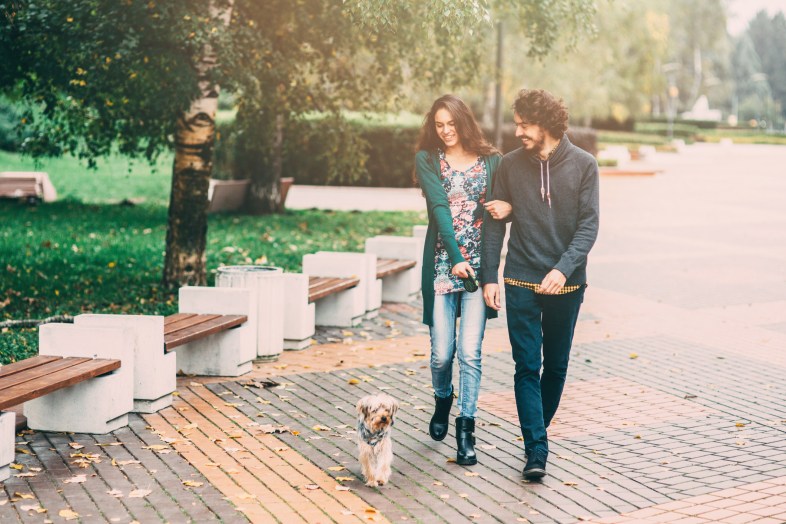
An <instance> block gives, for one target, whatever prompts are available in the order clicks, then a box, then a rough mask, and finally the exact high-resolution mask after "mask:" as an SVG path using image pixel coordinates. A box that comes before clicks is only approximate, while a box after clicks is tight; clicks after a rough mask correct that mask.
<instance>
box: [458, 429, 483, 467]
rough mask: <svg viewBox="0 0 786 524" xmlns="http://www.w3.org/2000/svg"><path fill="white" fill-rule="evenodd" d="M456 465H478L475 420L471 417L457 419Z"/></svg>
mask: <svg viewBox="0 0 786 524" xmlns="http://www.w3.org/2000/svg"><path fill="white" fill-rule="evenodd" d="M456 444H457V446H458V452H457V453H456V464H460V465H462V466H471V465H473V464H477V463H478V457H477V455H475V419H474V418H469V417H458V418H456Z"/></svg>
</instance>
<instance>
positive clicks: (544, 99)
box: [513, 89, 568, 138]
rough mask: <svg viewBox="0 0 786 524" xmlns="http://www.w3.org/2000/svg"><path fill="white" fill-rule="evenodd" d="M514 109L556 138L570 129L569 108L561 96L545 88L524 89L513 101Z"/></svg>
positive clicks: (528, 121) (523, 117) (526, 119)
mask: <svg viewBox="0 0 786 524" xmlns="http://www.w3.org/2000/svg"><path fill="white" fill-rule="evenodd" d="M513 111H515V112H516V114H517V115H519V117H520V118H521V119H522V120H524V121H525V122H527V123H529V124H535V125H538V126H540V127H542V128H543V129H545V130H546V131H547V132H548V133H549V134H550V135H551V136H553V137H554V138H562V135H564V134H565V131H567V129H568V109H567V108H566V107H565V104H564V103H563V101H562V99H561V98H556V97H555V96H554V95H552V94H551V93H549V92H548V91H546V90H544V89H522V90H521V91H519V93H518V95H516V101H515V102H513Z"/></svg>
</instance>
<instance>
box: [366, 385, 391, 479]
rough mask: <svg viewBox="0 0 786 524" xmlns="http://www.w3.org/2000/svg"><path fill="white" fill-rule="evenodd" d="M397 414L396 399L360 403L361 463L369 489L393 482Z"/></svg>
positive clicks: (373, 398) (372, 398)
mask: <svg viewBox="0 0 786 524" xmlns="http://www.w3.org/2000/svg"><path fill="white" fill-rule="evenodd" d="M397 411H398V402H397V401H396V399H394V398H393V397H391V396H390V395H386V394H384V393H379V394H376V395H367V396H365V397H363V398H361V399H360V400H358V404H357V412H358V454H359V457H358V459H359V460H360V466H361V469H362V470H363V476H364V477H366V486H374V487H376V486H383V485H384V484H385V483H386V482H387V481H388V480H389V479H390V465H391V464H392V463H393V441H392V440H391V438H390V432H391V429H392V427H393V421H394V417H395V416H396V412H397Z"/></svg>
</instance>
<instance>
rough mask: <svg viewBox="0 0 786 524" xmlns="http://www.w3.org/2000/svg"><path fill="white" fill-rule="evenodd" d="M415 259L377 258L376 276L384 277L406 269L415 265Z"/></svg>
mask: <svg viewBox="0 0 786 524" xmlns="http://www.w3.org/2000/svg"><path fill="white" fill-rule="evenodd" d="M417 265H418V263H417V261H416V260H401V259H395V258H378V259H377V278H385V277H387V276H390V275H395V274H396V273H401V272H402V271H406V270H407V269H412V268H413V267H415V266H417Z"/></svg>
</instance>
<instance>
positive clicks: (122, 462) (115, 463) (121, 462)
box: [112, 459, 141, 466]
mask: <svg viewBox="0 0 786 524" xmlns="http://www.w3.org/2000/svg"><path fill="white" fill-rule="evenodd" d="M129 464H141V462H140V461H138V460H115V459H112V465H113V466H128V465H129Z"/></svg>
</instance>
